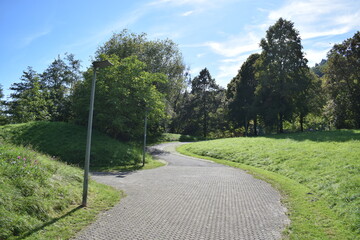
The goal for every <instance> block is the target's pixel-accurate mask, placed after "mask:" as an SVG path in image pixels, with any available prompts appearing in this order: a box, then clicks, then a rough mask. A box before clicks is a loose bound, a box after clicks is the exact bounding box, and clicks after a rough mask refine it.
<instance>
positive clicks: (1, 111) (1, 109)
mask: <svg viewBox="0 0 360 240" xmlns="http://www.w3.org/2000/svg"><path fill="white" fill-rule="evenodd" d="M3 97H4V94H3V88H2V85H1V84H0V125H4V124H6V123H7V122H8V118H7V116H6V114H5V101H4V100H2V98H3Z"/></svg>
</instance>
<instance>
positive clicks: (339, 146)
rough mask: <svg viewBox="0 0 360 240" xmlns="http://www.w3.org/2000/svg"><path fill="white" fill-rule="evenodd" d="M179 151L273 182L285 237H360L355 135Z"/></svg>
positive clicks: (359, 158) (359, 157) (221, 143)
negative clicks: (284, 213)
mask: <svg viewBox="0 0 360 240" xmlns="http://www.w3.org/2000/svg"><path fill="white" fill-rule="evenodd" d="M178 150H179V151H180V152H181V153H184V154H188V155H193V156H198V157H202V158H208V159H212V160H214V161H216V162H219V163H222V164H227V165H230V166H234V167H239V168H242V169H245V170H247V171H249V172H250V173H252V174H254V175H255V176H258V177H260V178H262V179H264V180H266V181H268V182H270V183H271V184H273V186H275V187H276V188H278V189H279V190H280V191H281V192H282V194H283V196H284V203H285V204H286V206H287V207H288V209H289V217H290V220H291V226H289V227H288V229H287V234H286V235H287V237H289V238H290V239H360V131H352V130H341V131H331V132H309V133H297V134H283V135H275V136H268V137H256V138H231V139H220V140H213V141H206V142H198V143H192V144H187V145H183V146H180V147H179V148H178Z"/></svg>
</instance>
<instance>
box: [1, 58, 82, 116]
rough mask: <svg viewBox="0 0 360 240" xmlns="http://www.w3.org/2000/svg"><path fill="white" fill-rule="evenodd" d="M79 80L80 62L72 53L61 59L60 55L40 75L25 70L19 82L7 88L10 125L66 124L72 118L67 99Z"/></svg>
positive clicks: (30, 70)
mask: <svg viewBox="0 0 360 240" xmlns="http://www.w3.org/2000/svg"><path fill="white" fill-rule="evenodd" d="M80 78H81V76H80V61H79V60H75V59H74V55H72V54H66V55H65V58H64V59H61V58H60V56H59V57H58V58H57V59H55V60H54V61H53V62H52V63H51V64H50V66H49V67H48V68H47V69H46V70H45V71H44V72H43V73H42V74H38V73H36V72H35V71H34V70H33V69H32V68H31V67H28V69H27V71H24V72H23V76H22V77H21V79H20V80H21V82H19V83H14V84H13V85H12V86H11V88H10V89H11V90H12V91H14V92H13V93H12V94H11V98H12V100H11V101H10V102H8V103H7V105H8V109H7V112H8V114H9V115H10V119H11V122H12V123H23V122H29V121H41V120H52V121H68V120H69V119H70V118H71V112H70V110H71V108H70V99H69V96H70V95H71V93H72V87H73V85H74V84H75V83H76V82H77V81H78V80H79V79H80Z"/></svg>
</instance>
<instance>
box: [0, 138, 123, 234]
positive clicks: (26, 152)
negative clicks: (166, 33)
mask: <svg viewBox="0 0 360 240" xmlns="http://www.w3.org/2000/svg"><path fill="white" fill-rule="evenodd" d="M82 178H83V171H82V170H81V169H79V168H75V167H71V166H69V165H67V164H65V163H62V162H59V161H56V160H54V159H52V158H51V157H49V156H47V155H43V154H40V153H38V152H35V151H33V150H30V149H28V148H24V147H19V146H15V145H12V144H8V143H5V142H3V141H0V239H1V240H3V239H68V238H70V237H71V236H73V235H74V234H75V233H76V232H77V231H79V230H80V229H81V228H82V227H84V226H86V225H87V224H89V223H90V222H91V221H93V220H94V219H95V218H96V215H97V214H98V213H99V212H100V211H102V210H105V209H108V208H109V207H111V206H113V205H114V204H115V203H116V202H118V201H119V198H120V193H119V192H118V191H115V190H114V189H112V188H110V187H107V186H105V185H100V184H97V183H95V182H93V181H90V186H89V207H88V208H80V207H79V206H80V204H81V197H82Z"/></svg>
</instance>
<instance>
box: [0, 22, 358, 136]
mask: <svg viewBox="0 0 360 240" xmlns="http://www.w3.org/2000/svg"><path fill="white" fill-rule="evenodd" d="M359 42H360V32H357V33H356V34H355V35H354V36H353V37H352V38H349V39H347V40H345V41H344V42H343V43H341V44H336V45H335V46H334V47H333V48H332V50H331V51H330V52H329V53H328V59H327V60H322V61H321V63H319V64H316V65H315V66H314V67H313V68H311V69H309V68H308V66H307V60H306V58H305V57H304V53H303V52H302V45H301V39H300V36H299V32H298V31H297V30H296V29H295V28H294V23H292V22H291V21H287V20H285V19H282V18H280V19H279V20H278V21H277V22H276V23H275V24H274V25H273V26H270V27H269V29H268V30H267V32H266V36H265V38H263V39H262V40H261V43H260V46H261V48H262V51H261V53H260V54H251V55H250V56H249V57H248V58H247V60H246V61H245V62H244V63H243V64H242V66H241V68H240V69H239V71H238V73H237V75H236V76H235V77H234V78H233V79H232V80H231V81H230V83H229V84H228V86H227V90H226V91H225V89H223V88H221V87H220V86H219V85H217V84H216V82H215V79H214V78H212V76H211V74H210V72H209V70H208V69H207V68H204V69H203V70H201V71H200V73H199V74H198V75H197V76H195V77H194V78H192V79H191V78H190V74H189V73H188V71H187V69H186V68H185V64H184V62H183V59H182V55H181V53H180V51H179V49H178V47H177V45H176V44H175V43H174V42H173V41H171V40H169V39H165V40H148V39H147V36H146V34H145V33H142V34H134V33H130V32H129V31H127V30H123V31H122V32H120V33H116V34H114V35H113V36H112V37H111V38H110V39H109V40H108V41H107V42H105V43H104V44H103V45H102V46H100V47H99V48H98V50H97V51H96V53H95V59H96V60H104V59H109V60H110V61H111V62H112V63H113V64H114V66H112V67H108V68H106V69H98V71H99V74H98V75H97V83H96V97H95V99H96V100H95V111H94V126H95V128H97V129H99V130H101V131H103V132H105V133H107V134H109V135H111V136H112V137H115V138H118V139H123V140H136V139H138V138H139V136H140V135H141V134H142V127H143V126H142V124H143V119H144V116H145V114H146V115H147V116H148V119H149V130H150V135H156V134H160V133H161V132H163V131H166V130H170V131H171V132H177V133H183V134H190V135H197V136H203V137H204V138H207V137H224V136H234V135H239V134H240V133H241V134H244V135H249V134H251V135H257V134H258V133H259V131H260V132H261V133H262V132H274V131H275V130H276V132H278V133H282V132H284V131H285V130H288V129H291V130H300V131H303V130H304V129H306V128H308V129H309V128H312V126H315V125H316V127H315V129H324V128H325V127H329V126H333V125H334V126H335V127H337V128H359V127H360V84H359V79H360V70H359V69H360V64H359V62H360V59H359V56H360V52H359V51H360V50H359V49H360V47H359ZM92 77H93V68H92V67H89V68H88V69H87V70H86V71H85V72H81V71H80V61H79V60H77V59H75V57H74V55H72V54H65V56H64V57H63V58H61V57H60V56H58V57H57V58H56V59H55V60H54V61H53V62H52V63H51V64H50V65H49V66H48V68H46V69H45V71H44V72H43V73H37V72H35V71H34V70H33V69H32V68H31V67H29V68H28V69H27V70H25V71H24V72H23V75H22V77H21V79H20V82H18V83H14V84H13V85H12V86H11V88H10V89H11V90H12V91H13V92H12V93H11V100H10V101H7V102H5V101H1V102H0V124H5V123H7V122H12V123H17V122H27V121H36V120H50V121H73V122H76V123H79V124H83V125H85V124H86V123H87V117H88V107H89V95H90V87H91V86H90V85H91V81H92ZM1 97H3V95H2V88H1V86H0V98H1ZM235 132H236V134H235Z"/></svg>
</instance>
